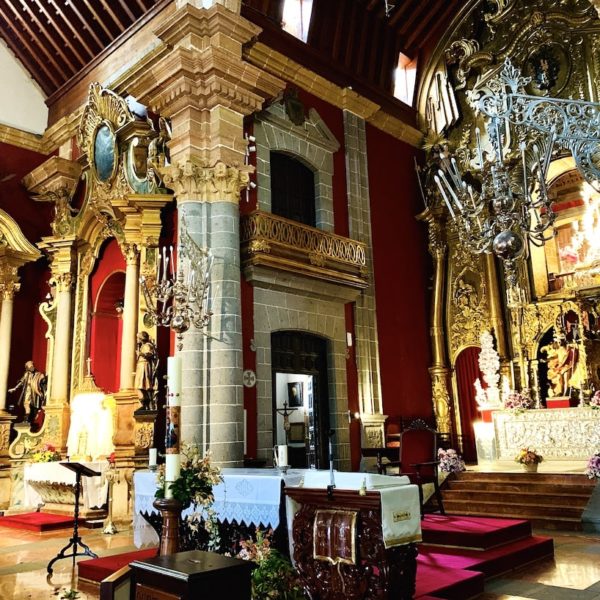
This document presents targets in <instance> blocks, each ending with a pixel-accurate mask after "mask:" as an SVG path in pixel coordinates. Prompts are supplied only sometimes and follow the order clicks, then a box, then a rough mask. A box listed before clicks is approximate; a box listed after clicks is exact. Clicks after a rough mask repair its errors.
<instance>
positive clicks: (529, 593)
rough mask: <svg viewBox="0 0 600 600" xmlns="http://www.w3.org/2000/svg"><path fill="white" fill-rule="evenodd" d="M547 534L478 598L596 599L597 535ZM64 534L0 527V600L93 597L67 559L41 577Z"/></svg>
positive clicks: (94, 542)
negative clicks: (546, 543)
mask: <svg viewBox="0 0 600 600" xmlns="http://www.w3.org/2000/svg"><path fill="white" fill-rule="evenodd" d="M539 533H542V534H544V533H545V532H539ZM80 534H81V535H82V538H83V541H84V542H85V543H86V544H88V545H89V546H90V548H91V549H92V550H93V551H94V552H96V553H97V554H98V555H100V556H108V555H110V554H118V553H121V552H129V551H131V550H135V548H134V546H133V538H132V535H131V532H121V533H117V534H116V535H113V536H109V535H104V534H103V533H102V530H101V529H94V530H88V529H81V530H80ZM546 535H552V536H553V537H554V544H555V549H556V556H555V559H554V560H547V561H544V562H540V563H537V564H534V565H529V566H527V567H524V568H523V569H520V570H516V571H512V572H510V573H506V574H504V575H502V576H500V577H497V578H495V579H493V580H491V581H489V582H488V583H487V585H486V592H485V594H483V595H482V596H479V600H527V599H534V600H600V535H595V534H562V533H561V534H557V533H555V532H552V534H547V533H546ZM69 537H70V532H68V531H66V530H62V531H58V532H48V533H42V534H37V533H31V532H25V531H20V530H15V529H7V528H0V600H25V599H28V598H31V599H32V600H34V599H35V600H46V599H54V600H60V599H61V598H64V597H65V594H66V593H67V592H69V591H70V590H72V589H73V590H78V592H79V595H78V596H77V598H78V599H79V600H87V599H92V598H98V594H97V591H96V590H94V589H93V588H90V587H89V586H86V585H85V584H78V582H77V574H76V569H75V570H73V568H72V567H73V563H72V559H63V560H60V561H58V562H56V563H55V570H54V575H53V577H52V578H51V579H49V580H48V579H47V577H46V565H47V564H48V561H49V560H50V559H51V558H52V557H53V556H55V555H56V554H57V553H58V552H59V550H60V549H61V548H62V547H63V546H65V545H66V544H67V543H68V541H69ZM78 560H80V559H78ZM67 597H68V596H67ZM461 600H462V599H461ZM465 600H466V599H465Z"/></svg>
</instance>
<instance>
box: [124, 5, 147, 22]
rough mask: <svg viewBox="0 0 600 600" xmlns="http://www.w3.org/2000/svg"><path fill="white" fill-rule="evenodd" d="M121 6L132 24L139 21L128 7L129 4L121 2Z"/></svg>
mask: <svg viewBox="0 0 600 600" xmlns="http://www.w3.org/2000/svg"><path fill="white" fill-rule="evenodd" d="M119 4H120V6H121V8H122V9H123V10H124V11H125V12H126V13H127V16H128V17H129V18H130V19H131V22H132V23H133V22H134V21H135V20H136V19H137V17H136V16H135V15H134V14H133V13H132V12H131V9H130V8H129V6H127V2H124V1H123V0H119ZM144 12H145V11H144Z"/></svg>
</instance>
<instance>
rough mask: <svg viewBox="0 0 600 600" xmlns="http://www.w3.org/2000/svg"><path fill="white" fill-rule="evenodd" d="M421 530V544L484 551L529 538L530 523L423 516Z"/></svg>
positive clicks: (484, 518)
mask: <svg viewBox="0 0 600 600" xmlns="http://www.w3.org/2000/svg"><path fill="white" fill-rule="evenodd" d="M421 530H422V536H423V543H424V544H436V545H437V544H439V545H443V546H461V547H463V548H475V549H479V550H487V549H489V548H494V547H496V546H500V545H502V544H508V543H510V542H514V541H517V540H520V539H523V538H526V537H529V536H531V523H529V521H526V520H523V519H495V518H487V517H464V516H459V515H426V516H425V518H424V519H423V520H422V521H421Z"/></svg>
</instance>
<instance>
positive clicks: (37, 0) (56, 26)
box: [35, 0, 94, 65]
mask: <svg viewBox="0 0 600 600" xmlns="http://www.w3.org/2000/svg"><path fill="white" fill-rule="evenodd" d="M50 2H53V0H50ZM35 5H36V6H37V7H38V9H39V11H40V12H41V13H42V14H43V15H44V16H45V17H46V19H48V22H49V23H52V27H53V28H54V29H55V30H56V32H57V33H58V34H59V35H60V37H61V39H62V41H63V43H64V44H65V46H68V47H69V48H70V49H71V52H73V54H74V55H75V56H76V57H77V58H78V59H79V62H80V63H81V64H82V65H84V64H85V63H86V62H87V61H88V60H89V59H90V58H92V57H93V56H94V54H93V52H92V51H91V50H90V49H89V48H88V47H87V46H86V45H85V44H83V43H82V41H81V39H79V38H78V36H77V35H76V36H75V37H76V39H79V42H80V43H82V46H83V47H84V49H85V50H87V52H88V58H83V56H81V54H80V53H79V50H77V48H75V46H74V45H73V44H72V43H71V40H69V39H68V38H67V36H66V35H65V32H64V31H63V30H62V29H61V27H60V25H59V24H58V23H57V22H56V21H55V20H54V17H53V16H52V15H51V14H50V13H49V12H48V11H47V10H46V7H45V6H44V5H43V4H42V3H41V2H40V0H35ZM57 13H58V11H57ZM65 23H66V25H68V26H69V27H70V28H72V25H71V23H70V22H69V21H65ZM72 31H73V33H75V34H76V32H75V30H72Z"/></svg>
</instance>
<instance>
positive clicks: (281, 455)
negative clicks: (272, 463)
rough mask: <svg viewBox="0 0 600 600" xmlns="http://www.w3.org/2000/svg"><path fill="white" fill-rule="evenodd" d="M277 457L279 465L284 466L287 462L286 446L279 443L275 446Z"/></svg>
mask: <svg viewBox="0 0 600 600" xmlns="http://www.w3.org/2000/svg"><path fill="white" fill-rule="evenodd" d="M277 459H278V461H279V466H280V467H285V466H287V464H288V447H287V446H285V445H281V446H278V447H277Z"/></svg>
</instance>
